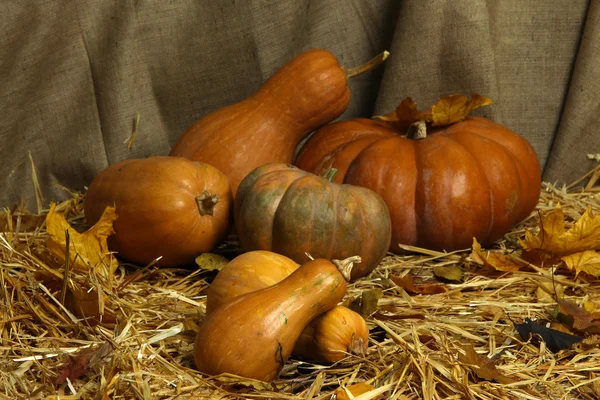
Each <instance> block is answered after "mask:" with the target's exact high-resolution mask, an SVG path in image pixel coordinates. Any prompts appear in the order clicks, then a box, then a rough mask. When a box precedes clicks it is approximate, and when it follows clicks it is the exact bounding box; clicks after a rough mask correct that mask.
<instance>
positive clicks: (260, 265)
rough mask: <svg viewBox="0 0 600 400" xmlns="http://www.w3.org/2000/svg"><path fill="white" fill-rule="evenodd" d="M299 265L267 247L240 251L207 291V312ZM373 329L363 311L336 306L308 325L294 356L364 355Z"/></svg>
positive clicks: (335, 358) (338, 357)
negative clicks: (357, 311)
mask: <svg viewBox="0 0 600 400" xmlns="http://www.w3.org/2000/svg"><path fill="white" fill-rule="evenodd" d="M298 267H299V265H298V264H296V263H295V262H294V261H293V260H291V259H289V258H287V257H285V256H282V255H280V254H277V253H273V252H270V251H264V250H256V251H250V252H248V253H243V254H240V255H239V256H237V257H235V258H234V259H233V260H231V261H230V262H228V263H227V264H226V265H225V266H224V267H223V269H221V270H220V271H219V273H218V274H217V276H216V277H215V279H214V280H213V281H212V283H211V285H210V287H209V289H208V291H207V293H206V315H210V314H211V313H212V312H213V311H214V310H216V309H217V308H218V307H219V306H221V305H222V304H225V303H227V302H228V301H230V300H232V299H234V298H235V297H237V296H241V295H242V294H246V293H250V292H253V291H256V290H260V289H264V288H266V287H269V286H272V285H274V284H276V283H279V282H281V281H282V280H284V279H285V278H287V277H288V276H289V275H290V274H291V273H292V272H294V271H295V270H296V269H298ZM368 340H369V329H368V327H367V323H366V322H365V320H364V319H363V318H362V317H361V316H360V314H358V313H356V312H354V311H352V310H350V309H349V308H346V307H342V306H336V307H334V308H332V309H331V310H329V311H326V312H325V313H323V314H322V315H320V316H318V317H317V318H315V319H314V320H313V321H311V322H310V324H308V325H307V326H306V328H304V330H303V331H302V333H301V334H300V337H299V339H298V341H297V342H296V345H295V346H294V350H293V351H292V355H294V356H297V357H302V358H304V359H310V360H311V361H315V362H335V361H339V360H341V359H342V358H344V357H346V356H347V353H351V354H357V355H363V354H364V353H365V351H366V349H367V346H368Z"/></svg>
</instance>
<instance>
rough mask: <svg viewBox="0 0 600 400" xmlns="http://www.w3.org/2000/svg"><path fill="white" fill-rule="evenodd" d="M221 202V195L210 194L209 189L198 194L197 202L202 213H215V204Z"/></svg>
mask: <svg viewBox="0 0 600 400" xmlns="http://www.w3.org/2000/svg"><path fill="white" fill-rule="evenodd" d="M218 202H219V195H217V194H210V193H208V190H205V191H203V192H202V194H201V195H200V196H196V204H197V205H198V211H199V212H200V215H213V212H214V209H215V205H216V204H217V203H218Z"/></svg>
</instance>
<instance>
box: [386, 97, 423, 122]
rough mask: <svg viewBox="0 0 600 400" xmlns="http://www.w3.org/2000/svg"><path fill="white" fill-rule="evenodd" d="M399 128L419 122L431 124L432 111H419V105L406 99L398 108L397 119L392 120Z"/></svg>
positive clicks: (408, 98)
mask: <svg viewBox="0 0 600 400" xmlns="http://www.w3.org/2000/svg"><path fill="white" fill-rule="evenodd" d="M391 120H392V121H394V122H396V123H397V124H398V125H399V126H402V127H405V128H406V127H408V126H409V125H412V124H413V123H414V122H417V121H425V122H431V121H432V119H431V111H418V110H417V103H415V102H414V101H413V99H411V98H410V97H407V98H405V99H404V100H402V101H401V102H400V104H398V107H396V112H395V118H392V119H391Z"/></svg>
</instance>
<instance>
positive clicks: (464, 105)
mask: <svg viewBox="0 0 600 400" xmlns="http://www.w3.org/2000/svg"><path fill="white" fill-rule="evenodd" d="M490 104H493V102H492V100H490V99H488V98H487V97H483V96H480V95H478V94H476V93H475V94H473V95H472V96H471V99H470V100H469V99H468V98H467V97H466V96H463V95H462V94H452V95H449V96H446V97H444V98H443V99H440V101H438V102H437V104H435V105H434V106H432V107H431V118H432V121H433V123H432V125H433V126H439V125H450V124H454V123H456V122H460V121H462V120H463V119H465V118H467V117H468V116H469V114H471V111H473V110H474V109H476V108H479V107H482V106H487V105H490Z"/></svg>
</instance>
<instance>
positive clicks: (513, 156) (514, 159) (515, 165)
mask: <svg viewBox="0 0 600 400" xmlns="http://www.w3.org/2000/svg"><path fill="white" fill-rule="evenodd" d="M461 130H462V131H463V132H465V133H469V134H471V135H477V136H478V137H480V138H483V139H484V140H490V141H492V142H493V143H495V144H497V145H498V146H500V148H501V149H502V150H503V151H504V152H505V153H506V154H507V155H508V157H509V158H510V160H511V162H512V166H513V168H514V170H515V176H517V177H518V178H519V179H517V184H518V193H520V194H521V198H522V199H523V198H525V197H526V194H525V190H524V189H525V188H523V186H522V185H521V179H522V178H523V177H522V176H521V173H520V170H519V168H518V166H521V170H522V171H525V173H526V175H525V180H526V181H528V182H529V176H528V175H527V168H528V167H527V166H525V165H524V164H523V160H521V159H520V158H519V157H517V155H516V154H515V153H513V152H512V151H511V149H510V148H509V147H507V146H505V145H504V144H502V143H501V142H499V141H497V140H495V139H494V138H493V137H489V136H486V135H482V134H481V133H480V132H477V131H474V130H472V129H471V128H469V127H467V128H463V129H461ZM480 165H481V163H480ZM483 167H484V166H483V165H482V170H483V171H486V169H485V168H483ZM486 178H487V174H486ZM488 186H489V187H491V185H490V184H489V182H488ZM490 193H491V192H490ZM517 204H518V205H519V207H518V212H516V213H515V215H519V216H521V215H522V214H523V210H524V208H525V205H526V204H525V202H524V201H520V202H517ZM492 205H494V204H492ZM493 217H494V216H493ZM523 218H524V216H523ZM516 219H517V220H518V219H519V218H518V217H517V218H516ZM492 221H495V218H493V219H492ZM492 228H493V224H492ZM492 230H493V229H492ZM486 239H487V237H486ZM483 240H484V239H482V241H483Z"/></svg>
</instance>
